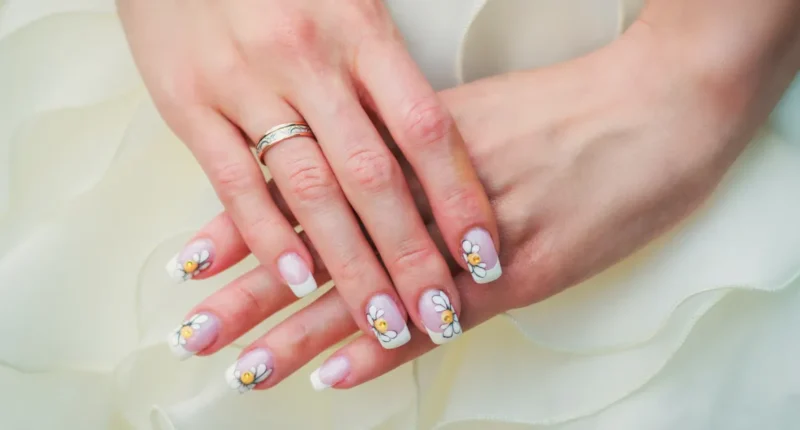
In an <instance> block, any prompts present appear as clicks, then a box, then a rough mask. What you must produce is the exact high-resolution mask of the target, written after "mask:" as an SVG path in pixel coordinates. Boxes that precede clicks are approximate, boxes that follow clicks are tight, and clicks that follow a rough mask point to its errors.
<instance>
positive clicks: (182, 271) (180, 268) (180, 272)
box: [175, 249, 211, 281]
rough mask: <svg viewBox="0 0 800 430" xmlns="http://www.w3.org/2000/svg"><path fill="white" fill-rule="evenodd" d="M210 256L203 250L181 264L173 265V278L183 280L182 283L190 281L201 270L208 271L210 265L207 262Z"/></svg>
mask: <svg viewBox="0 0 800 430" xmlns="http://www.w3.org/2000/svg"><path fill="white" fill-rule="evenodd" d="M210 256H211V254H210V253H209V252H208V250H205V249H204V250H202V251H200V252H195V253H194V254H193V255H192V257H191V258H190V259H188V260H186V261H185V262H183V264H181V263H177V264H176V265H175V276H176V277H181V278H183V280H184V281H188V280H189V279H192V278H193V277H195V276H197V275H199V274H200V272H202V271H203V270H206V269H208V266H210V265H211V262H210V261H208V258H209V257H210Z"/></svg>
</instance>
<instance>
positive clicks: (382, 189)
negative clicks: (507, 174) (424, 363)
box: [117, 0, 499, 333]
mask: <svg viewBox="0 0 800 430" xmlns="http://www.w3.org/2000/svg"><path fill="white" fill-rule="evenodd" d="M117 3H118V10H119V15H120V17H121V19H122V23H123V26H124V28H125V31H126V35H127V37H128V41H129V43H130V46H131V49H132V52H133V55H134V58H135V60H136V63H137V65H138V67H139V69H140V71H141V74H142V76H143V78H144V81H145V84H146V85H147V88H148V90H149V91H150V93H151V95H152V97H153V99H154V100H155V102H156V105H157V107H158V109H159V111H160V113H161V114H162V116H163V117H164V118H165V120H166V122H167V123H168V124H169V126H170V127H171V128H172V129H173V130H174V131H175V133H176V134H177V135H178V136H179V137H180V138H181V139H182V140H183V141H184V142H185V143H186V144H187V146H188V147H189V149H190V150H191V151H192V153H193V155H194V156H195V158H196V159H197V161H198V162H199V163H200V165H201V166H202V168H203V170H204V171H205V173H206V174H207V175H208V177H209V179H210V181H211V183H212V185H213V187H214V189H215V190H216V192H217V194H218V196H219V198H220V200H221V201H222V203H223V205H224V206H225V209H226V211H227V213H229V214H230V217H231V219H232V220H233V223H234V224H235V225H236V226H237V228H238V230H239V231H240V232H241V238H242V239H243V240H244V242H245V243H246V244H247V247H248V249H250V250H251V251H252V253H253V254H254V255H255V256H256V257H257V258H258V260H259V261H260V262H261V263H262V265H263V266H264V267H265V268H266V269H267V270H268V271H269V272H270V274H271V275H272V276H274V277H276V278H277V277H279V276H280V271H279V269H278V261H279V260H280V258H281V257H282V256H285V255H287V254H297V255H298V256H299V257H300V259H301V260H302V261H304V263H305V265H306V266H307V267H308V268H309V269H310V270H311V272H312V273H313V270H314V267H315V265H314V264H313V263H314V262H313V259H312V257H311V254H310V252H309V251H308V247H307V246H306V244H304V243H303V242H302V240H301V239H300V238H299V237H298V236H297V235H296V233H295V231H294V229H293V223H292V222H289V221H288V220H287V217H286V215H287V214H288V212H287V213H286V214H284V213H281V210H280V209H279V207H278V206H277V205H276V204H275V202H274V201H273V199H272V198H271V197H270V193H269V192H268V189H267V184H266V180H265V178H264V175H263V173H262V171H261V169H260V167H259V165H258V162H257V160H256V159H255V158H254V157H253V154H252V153H251V151H250V150H249V148H248V142H257V141H259V140H260V139H261V137H262V136H263V135H264V133H265V132H266V131H267V130H269V129H271V128H272V127H273V126H276V125H278V124H284V123H289V122H298V121H303V120H305V121H307V122H308V124H309V125H310V126H311V128H312V129H313V130H314V133H315V134H316V137H317V138H318V142H315V141H314V139H312V138H310V137H298V138H293V139H291V141H290V142H286V143H281V144H279V145H276V146H275V147H274V149H271V150H269V151H268V152H267V153H266V154H265V156H264V161H265V164H266V165H267V167H269V169H270V173H271V175H272V178H273V180H274V183H275V184H276V186H277V188H278V189H279V190H280V191H281V194H282V196H283V197H284V198H285V200H284V202H283V204H285V208H288V210H289V211H290V212H291V214H290V217H291V219H292V220H297V221H299V222H300V223H302V225H303V227H304V230H305V231H306V232H307V233H308V235H309V237H310V238H311V239H312V241H313V243H314V246H315V248H316V250H317V251H318V252H319V254H320V255H321V256H322V260H323V262H324V265H325V268H326V269H325V271H326V272H327V273H329V274H330V275H331V276H332V277H333V279H334V280H335V281H336V283H337V286H338V288H339V292H340V293H341V294H342V297H343V299H344V301H345V303H346V305H347V307H348V308H349V309H350V311H351V312H352V314H353V315H354V316H355V317H356V319H357V320H358V321H360V325H361V328H362V329H363V330H365V332H368V333H369V332H371V328H370V327H369V326H368V324H367V322H366V321H365V320H364V318H363V312H364V309H365V305H366V303H367V302H368V301H369V300H370V299H371V298H372V297H373V296H375V295H378V294H385V295H388V296H390V297H391V298H392V299H393V300H394V302H395V303H396V304H397V305H398V307H399V309H400V312H401V313H403V314H404V315H403V316H404V317H405V314H407V313H409V312H407V311H406V310H405V309H404V307H403V303H404V302H405V303H406V304H407V306H406V307H407V308H409V309H416V298H417V296H418V295H419V294H421V293H422V291H424V290H425V289H427V288H431V287H432V286H435V287H436V288H439V289H443V290H446V291H448V292H449V293H450V297H451V298H452V299H453V301H454V302H456V303H458V291H457V290H456V289H455V285H454V283H453V279H452V277H451V274H450V271H449V268H448V265H447V263H446V261H445V258H444V256H443V255H442V253H441V252H439V250H438V249H437V247H436V245H435V243H434V242H433V240H432V239H431V237H430V236H429V234H428V232H427V231H426V228H425V223H424V221H423V219H422V217H421V216H420V214H419V213H418V211H417V209H416V207H415V205H414V200H413V198H412V195H411V192H410V191H409V187H408V184H407V182H406V180H405V177H404V175H403V174H402V171H401V169H400V165H399V163H398V161H397V159H396V157H395V156H394V154H393V153H392V152H391V151H390V150H389V148H388V147H387V146H386V144H385V143H384V141H383V139H382V138H381V136H380V134H379V133H378V130H377V129H376V128H375V126H374V125H373V123H372V121H371V120H370V115H374V116H377V117H379V118H380V119H381V121H382V122H383V123H384V124H385V125H386V126H387V129H388V131H389V133H390V134H391V136H392V138H393V139H394V141H395V142H396V143H397V148H399V150H400V153H402V154H405V157H406V158H405V159H406V160H407V161H408V163H409V165H410V166H411V168H412V170H413V171H414V172H415V174H416V175H417V176H418V177H419V183H420V185H421V187H422V190H423V191H424V193H425V195H426V196H427V197H428V199H429V200H430V201H431V202H433V205H432V212H433V215H434V219H435V220H436V221H437V222H438V225H439V227H440V230H441V232H442V235H443V237H444V238H445V242H446V245H447V246H446V249H449V250H450V252H452V253H453V255H460V245H461V241H462V239H463V236H464V234H465V233H466V232H467V231H469V230H471V229H472V228H475V227H480V228H483V229H484V230H486V231H488V232H489V233H490V234H491V235H493V236H494V238H495V243H498V244H499V240H498V239H497V237H498V233H497V227H496V222H495V219H494V215H493V213H492V208H491V205H490V204H489V200H488V197H487V195H486V193H485V191H484V190H483V188H482V185H481V183H480V181H479V180H478V177H477V174H476V172H475V170H474V168H473V167H472V165H471V164H470V161H469V156H468V155H467V152H466V148H465V146H464V142H463V139H462V137H461V135H460V134H459V132H458V130H457V129H456V128H455V126H454V121H453V119H452V117H451V116H450V114H449V111H448V110H447V109H446V108H445V107H444V105H443V104H442V103H441V100H440V99H439V97H438V96H437V94H436V93H435V92H434V91H433V89H432V88H431V87H430V85H429V84H428V83H427V81H426V80H425V79H424V77H423V75H422V73H421V72H420V71H419V70H418V68H417V66H416V64H415V63H414V62H413V61H412V59H411V58H410V56H409V55H408V52H407V51H406V49H405V47H404V45H403V43H402V39H401V37H400V35H399V32H398V31H397V30H396V28H395V26H394V23H393V22H392V20H391V17H390V16H389V14H388V13H387V11H386V9H385V7H384V4H383V2H382V1H380V0H347V1H342V0H299V1H298V0H237V1H218V0H191V1H190V0H167V1H164V0H119V1H118V2H117ZM353 210H355V213H354V211H353ZM284 212H286V211H284ZM362 224H363V227H364V229H365V231H366V233H368V234H369V240H368V239H367V237H366V235H365V234H364V232H363V231H362V229H361V227H362ZM371 245H374V246H375V248H376V249H377V250H378V252H379V255H378V256H376V255H375V254H374V252H373V250H372V249H371ZM223 258H224V257H223ZM460 264H462V268H463V269H464V270H467V268H468V267H467V265H466V264H465V263H460ZM316 267H320V266H319V265H316ZM384 267H385V268H386V270H384ZM387 272H388V273H387ZM414 312H415V311H411V312H410V313H411V314H412V316H413V313H414Z"/></svg>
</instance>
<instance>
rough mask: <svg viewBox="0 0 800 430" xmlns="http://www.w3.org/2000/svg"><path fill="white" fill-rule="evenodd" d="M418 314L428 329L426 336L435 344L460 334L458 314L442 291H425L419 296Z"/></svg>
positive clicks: (445, 341) (447, 340)
mask: <svg viewBox="0 0 800 430" xmlns="http://www.w3.org/2000/svg"><path fill="white" fill-rule="evenodd" d="M419 315H420V317H422V323H423V324H425V329H427V330H428V336H430V337H431V340H432V341H433V343H435V344H437V345H441V344H444V343H447V342H450V341H451V340H453V339H455V338H457V337H458V336H460V335H461V323H460V322H458V315H457V314H456V311H455V309H453V305H452V304H451V303H450V298H449V297H447V294H445V293H444V291H441V290H429V291H426V292H425V294H423V295H422V296H421V297H420V298H419Z"/></svg>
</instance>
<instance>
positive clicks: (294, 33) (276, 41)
mask: <svg viewBox="0 0 800 430" xmlns="http://www.w3.org/2000/svg"><path fill="white" fill-rule="evenodd" d="M254 37H255V39H254V40H253V41H252V42H251V43H252V45H251V47H252V48H255V49H257V50H259V55H263V52H264V50H268V51H267V52H270V51H277V52H279V53H282V54H292V55H297V54H299V53H303V54H306V53H307V52H308V51H312V52H313V50H314V49H315V48H316V47H317V45H318V43H319V41H320V32H319V28H318V26H317V23H316V22H315V21H314V20H313V19H312V18H310V17H308V16H306V15H305V14H303V13H300V12H288V13H287V15H286V16H284V17H282V19H281V24H280V25H276V26H273V27H272V28H264V29H263V30H260V31H258V32H257V34H256V35H255V36H254Z"/></svg>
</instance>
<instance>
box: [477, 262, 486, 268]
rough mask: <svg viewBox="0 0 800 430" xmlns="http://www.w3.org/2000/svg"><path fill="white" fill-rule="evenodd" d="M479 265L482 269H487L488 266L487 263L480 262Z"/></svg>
mask: <svg viewBox="0 0 800 430" xmlns="http://www.w3.org/2000/svg"><path fill="white" fill-rule="evenodd" d="M478 267H480V268H481V269H485V268H486V263H480V264H478Z"/></svg>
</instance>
